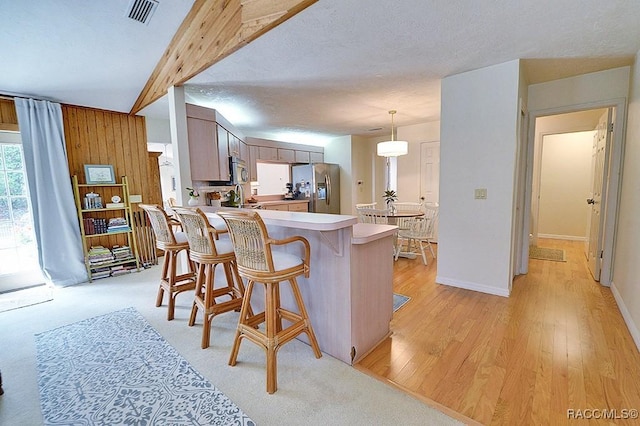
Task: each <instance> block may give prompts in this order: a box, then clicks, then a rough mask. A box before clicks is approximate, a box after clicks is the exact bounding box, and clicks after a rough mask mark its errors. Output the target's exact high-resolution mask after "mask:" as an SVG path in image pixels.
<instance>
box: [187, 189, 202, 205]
mask: <svg viewBox="0 0 640 426" xmlns="http://www.w3.org/2000/svg"><path fill="white" fill-rule="evenodd" d="M187 190H188V191H189V201H187V204H189V205H190V206H197V205H199V204H200V199H199V198H198V197H200V194H199V193H198V190H197V189H194V188H187Z"/></svg>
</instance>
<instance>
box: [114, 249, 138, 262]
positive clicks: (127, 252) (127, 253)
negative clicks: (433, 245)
mask: <svg viewBox="0 0 640 426" xmlns="http://www.w3.org/2000/svg"><path fill="white" fill-rule="evenodd" d="M111 253H112V254H113V260H115V261H120V260H128V259H133V253H132V252H131V248H130V247H129V246H113V248H112V249H111Z"/></svg>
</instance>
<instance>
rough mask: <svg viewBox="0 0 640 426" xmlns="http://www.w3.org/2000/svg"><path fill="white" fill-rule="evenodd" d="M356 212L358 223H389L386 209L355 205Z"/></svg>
mask: <svg viewBox="0 0 640 426" xmlns="http://www.w3.org/2000/svg"><path fill="white" fill-rule="evenodd" d="M356 212H357V213H358V222H360V223H375V224H383V225H387V224H389V211H388V210H386V209H385V210H383V209H373V208H369V207H366V208H365V207H356Z"/></svg>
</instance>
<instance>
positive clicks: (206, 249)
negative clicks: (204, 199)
mask: <svg viewBox="0 0 640 426" xmlns="http://www.w3.org/2000/svg"><path fill="white" fill-rule="evenodd" d="M174 210H175V212H176V214H177V215H178V217H179V218H180V222H181V223H182V227H183V228H184V232H185V234H186V236H187V241H188V243H189V258H190V259H191V260H192V261H193V262H194V263H195V265H196V284H195V290H196V291H195V295H194V300H193V306H192V308H191V316H190V317H189V326H193V325H194V324H195V322H196V317H197V315H198V311H199V310H201V311H202V313H203V315H204V321H203V327H202V342H201V347H202V349H206V348H208V347H209V344H210V340H211V321H212V320H213V318H214V317H215V316H216V315H219V314H222V313H225V312H230V311H239V310H240V308H241V306H242V300H243V298H244V295H245V288H244V283H243V282H242V278H241V277H240V275H239V274H238V268H237V265H236V256H235V253H234V251H233V245H232V244H231V241H230V240H229V239H219V238H218V231H217V230H216V229H215V228H213V227H212V226H211V224H210V223H209V220H208V219H207V216H206V215H205V214H204V213H203V212H202V210H200V209H199V208H185V207H174ZM218 265H222V268H223V270H224V274H225V278H226V285H223V286H218V287H217V288H216V282H215V272H216V267H217V266H218ZM249 309H250V308H249Z"/></svg>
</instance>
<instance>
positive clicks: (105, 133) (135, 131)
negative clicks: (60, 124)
mask: <svg viewBox="0 0 640 426" xmlns="http://www.w3.org/2000/svg"><path fill="white" fill-rule="evenodd" d="M62 116H63V120H64V136H65V139H66V142H67V156H68V161H69V173H70V175H74V174H75V175H78V181H79V182H80V183H84V182H85V179H84V165H85V164H111V165H112V166H113V168H114V171H115V175H116V176H117V177H119V176H127V177H128V179H129V186H130V188H129V191H130V193H131V194H141V195H142V201H143V202H145V203H160V204H162V198H161V195H159V194H160V188H159V187H157V186H158V184H157V182H154V180H153V178H152V174H151V172H150V170H149V166H148V164H149V163H148V162H149V153H148V152H147V132H146V127H145V121H144V117H140V116H135V115H129V114H123V113H119V112H112V111H103V110H97V109H91V108H84V107H76V106H70V105H63V106H62Z"/></svg>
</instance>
